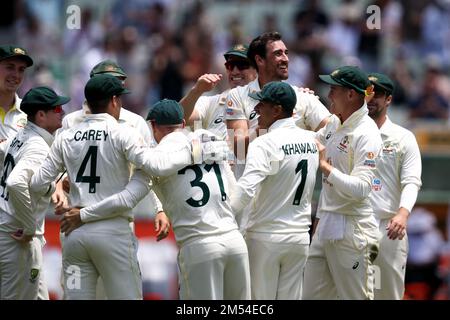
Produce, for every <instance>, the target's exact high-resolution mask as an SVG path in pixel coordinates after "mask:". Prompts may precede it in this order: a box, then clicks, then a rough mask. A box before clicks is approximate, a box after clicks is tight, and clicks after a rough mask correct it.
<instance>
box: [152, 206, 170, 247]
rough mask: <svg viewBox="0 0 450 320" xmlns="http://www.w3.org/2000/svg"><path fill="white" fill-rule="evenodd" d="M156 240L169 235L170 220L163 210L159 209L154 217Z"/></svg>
mask: <svg viewBox="0 0 450 320" xmlns="http://www.w3.org/2000/svg"><path fill="white" fill-rule="evenodd" d="M155 231H156V232H157V233H156V241H161V240H162V239H164V238H166V237H167V236H168V235H169V231H170V221H169V218H168V217H167V216H166V213H165V212H164V211H159V212H158V213H157V214H156V217H155Z"/></svg>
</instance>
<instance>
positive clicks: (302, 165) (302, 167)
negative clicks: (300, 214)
mask: <svg viewBox="0 0 450 320" xmlns="http://www.w3.org/2000/svg"><path fill="white" fill-rule="evenodd" d="M300 171H301V172H302V181H301V182H300V184H299V185H298V187H297V190H296V191H295V196H294V202H293V203H292V204H293V205H294V206H298V205H300V199H301V198H302V195H303V190H304V189H305V183H306V175H307V174H308V160H306V159H303V160H301V161H300V162H299V163H298V165H297V168H295V174H297V173H299V172H300Z"/></svg>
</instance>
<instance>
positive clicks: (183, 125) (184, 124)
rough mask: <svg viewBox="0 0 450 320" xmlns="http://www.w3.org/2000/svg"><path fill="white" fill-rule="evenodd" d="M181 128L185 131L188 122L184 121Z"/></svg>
mask: <svg viewBox="0 0 450 320" xmlns="http://www.w3.org/2000/svg"><path fill="white" fill-rule="evenodd" d="M181 127H182V128H183V129H184V128H185V127H186V120H184V119H183V122H182V123H181Z"/></svg>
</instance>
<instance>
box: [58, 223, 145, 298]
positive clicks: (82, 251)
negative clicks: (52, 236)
mask: <svg viewBox="0 0 450 320" xmlns="http://www.w3.org/2000/svg"><path fill="white" fill-rule="evenodd" d="M93 223H101V221H99V222H93ZM123 223H124V225H123V226H121V230H120V231H121V232H117V233H114V232H106V231H101V232H95V227H94V228H93V227H92V225H91V226H89V227H90V228H89V229H87V230H86V229H85V228H84V226H85V225H83V226H81V227H80V228H78V229H76V230H74V231H73V232H72V233H71V234H70V235H69V236H68V237H64V236H62V237H61V238H62V239H63V241H62V256H63V257H62V259H63V271H64V297H65V299H68V300H94V299H96V288H97V279H98V277H99V276H100V277H101V278H102V280H103V285H104V290H105V294H106V297H107V298H108V299H113V300H139V299H142V279H141V272H140V269H139V263H138V259H137V239H136V237H135V235H134V234H133V232H132V230H131V229H130V228H129V225H128V222H127V221H126V220H125V219H123ZM90 224H92V223H90ZM125 225H126V227H125ZM124 228H128V231H127V232H125V233H124V232H123V230H124Z"/></svg>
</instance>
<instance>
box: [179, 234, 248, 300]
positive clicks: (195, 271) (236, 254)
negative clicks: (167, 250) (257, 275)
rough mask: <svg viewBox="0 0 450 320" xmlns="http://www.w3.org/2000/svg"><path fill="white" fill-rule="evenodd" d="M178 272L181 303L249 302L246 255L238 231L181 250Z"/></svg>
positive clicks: (186, 246) (183, 247)
mask: <svg viewBox="0 0 450 320" xmlns="http://www.w3.org/2000/svg"><path fill="white" fill-rule="evenodd" d="M178 268H179V270H178V271H179V274H178V280H179V284H180V299H189V300H200V299H201V300H249V299H250V271H249V263H248V251H247V246H246V244H245V241H244V238H243V237H242V235H241V234H240V233H239V231H237V230H235V231H231V232H228V233H225V234H223V235H219V236H208V237H203V238H200V239H196V240H193V241H192V242H189V243H187V244H185V245H183V246H181V248H180V251H179V253H178Z"/></svg>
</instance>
